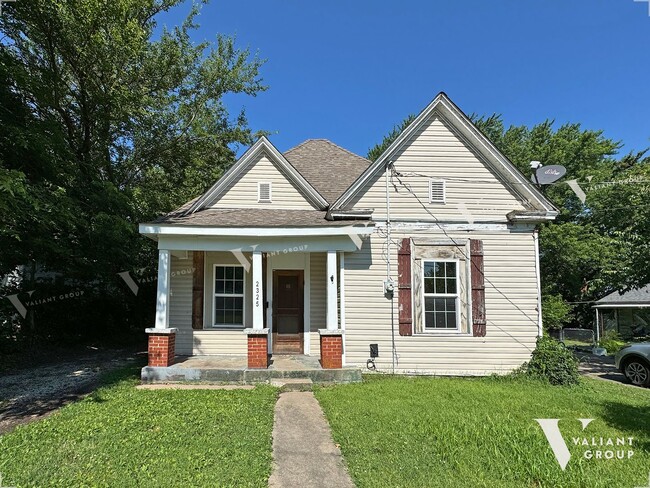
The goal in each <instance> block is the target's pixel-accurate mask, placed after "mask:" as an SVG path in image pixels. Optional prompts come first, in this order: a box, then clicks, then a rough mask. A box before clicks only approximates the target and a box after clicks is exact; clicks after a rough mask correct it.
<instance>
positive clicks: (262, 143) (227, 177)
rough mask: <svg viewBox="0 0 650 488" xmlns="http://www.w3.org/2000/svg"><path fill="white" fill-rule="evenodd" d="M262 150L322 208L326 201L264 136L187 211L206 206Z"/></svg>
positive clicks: (291, 180) (315, 204)
mask: <svg viewBox="0 0 650 488" xmlns="http://www.w3.org/2000/svg"><path fill="white" fill-rule="evenodd" d="M262 152H264V153H265V154H266V155H267V156H268V157H269V159H271V161H272V162H273V163H274V164H276V165H277V166H278V168H279V169H280V170H281V171H282V172H283V173H284V175H285V176H286V177H287V179H288V180H289V181H290V182H291V183H292V184H294V185H295V186H296V188H297V189H298V190H299V191H300V192H301V193H302V194H303V195H304V196H305V199H306V200H307V201H308V202H309V203H311V204H312V205H313V206H314V208H315V209H318V210H324V209H326V208H327V206H328V203H327V201H326V200H325V199H324V198H323V197H322V195H321V194H320V193H319V192H318V190H316V189H315V188H314V187H313V186H312V185H311V184H310V183H309V182H308V181H307V180H306V179H305V178H304V177H303V176H302V175H301V174H300V172H299V171H297V170H296V168H294V167H293V165H292V164H291V163H290V162H289V161H287V159H286V158H285V157H284V155H283V154H282V153H280V151H278V150H277V149H276V148H275V146H274V145H273V144H271V142H270V141H269V140H268V139H267V138H266V137H265V136H262V137H260V138H259V139H258V140H257V141H256V142H255V144H253V145H252V146H251V147H249V148H248V150H247V151H246V152H245V153H244V154H243V155H242V156H241V157H240V158H239V159H238V160H237V162H236V163H235V164H233V165H232V166H231V167H230V169H228V171H226V172H225V173H224V174H223V175H222V176H221V178H219V180H218V181H217V182H216V183H215V184H214V185H213V186H212V188H210V189H209V190H208V191H206V192H205V193H204V194H203V195H202V196H200V197H199V198H198V199H197V200H196V201H195V202H194V203H193V204H192V205H191V206H189V209H188V210H187V213H194V212H196V211H198V210H201V209H203V208H205V207H207V206H208V205H209V204H210V203H212V201H214V199H215V198H217V197H218V196H219V195H220V194H221V193H222V192H223V191H224V190H225V189H226V188H227V187H228V185H229V184H230V183H231V182H233V181H234V180H235V179H236V178H237V176H239V175H240V174H241V173H242V171H244V170H245V169H246V168H247V167H248V165H249V164H250V163H251V162H252V161H253V160H254V159H255V157H256V156H257V155H259V154H260V153H262Z"/></svg>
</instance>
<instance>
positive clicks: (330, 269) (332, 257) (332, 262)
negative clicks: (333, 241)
mask: <svg viewBox="0 0 650 488" xmlns="http://www.w3.org/2000/svg"><path fill="white" fill-rule="evenodd" d="M337 271H338V270H337V266H336V251H327V320H326V322H325V325H326V327H327V330H336V329H338V326H339V320H338V310H337V309H338V305H337V298H338V297H337V286H336V282H337V276H336V274H337Z"/></svg>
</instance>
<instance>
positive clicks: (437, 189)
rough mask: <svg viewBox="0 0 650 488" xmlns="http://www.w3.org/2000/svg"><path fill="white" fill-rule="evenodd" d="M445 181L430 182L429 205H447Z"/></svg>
mask: <svg viewBox="0 0 650 488" xmlns="http://www.w3.org/2000/svg"><path fill="white" fill-rule="evenodd" d="M445 190H446V188H445V180H429V203H445V201H446V191H445Z"/></svg>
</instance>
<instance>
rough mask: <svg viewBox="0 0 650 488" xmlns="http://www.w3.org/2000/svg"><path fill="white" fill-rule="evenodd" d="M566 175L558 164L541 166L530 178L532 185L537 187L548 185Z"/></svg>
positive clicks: (564, 169) (562, 167)
mask: <svg viewBox="0 0 650 488" xmlns="http://www.w3.org/2000/svg"><path fill="white" fill-rule="evenodd" d="M565 174H566V168H565V167H564V166H560V165H559V164H552V165H550V166H542V167H541V168H537V171H535V173H534V174H533V175H532V176H531V177H530V179H531V180H533V183H537V184H538V185H550V184H551V183H555V182H556V181H557V180H559V179H560V178H562V177H563V176H564V175H565Z"/></svg>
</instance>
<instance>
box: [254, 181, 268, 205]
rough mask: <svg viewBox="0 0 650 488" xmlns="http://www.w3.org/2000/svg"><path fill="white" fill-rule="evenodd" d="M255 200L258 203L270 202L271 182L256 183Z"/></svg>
mask: <svg viewBox="0 0 650 488" xmlns="http://www.w3.org/2000/svg"><path fill="white" fill-rule="evenodd" d="M257 201H258V202H259V203H271V183H270V182H269V183H262V182H260V183H258V184H257Z"/></svg>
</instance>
